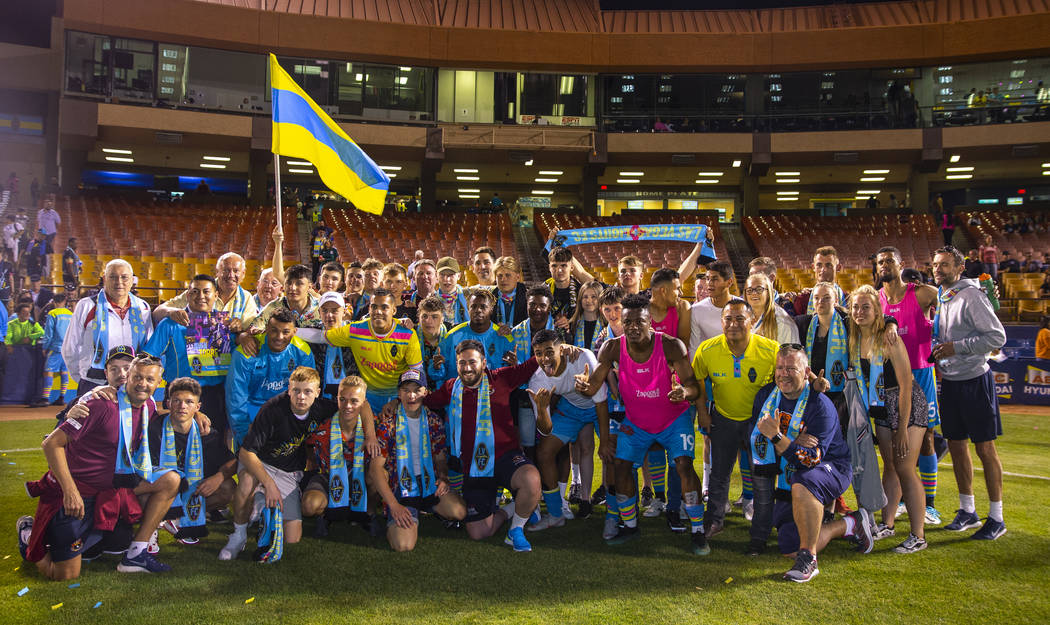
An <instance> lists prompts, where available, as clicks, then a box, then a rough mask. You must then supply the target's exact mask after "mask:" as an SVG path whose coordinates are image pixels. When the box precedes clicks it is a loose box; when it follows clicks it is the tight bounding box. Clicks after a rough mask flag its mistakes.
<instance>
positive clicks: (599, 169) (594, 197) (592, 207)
mask: <svg viewBox="0 0 1050 625" xmlns="http://www.w3.org/2000/svg"><path fill="white" fill-rule="evenodd" d="M604 173H605V165H601V164H598V163H590V164H587V165H584V166H583V180H582V182H581V184H580V208H581V212H582V213H583V214H584V215H598V178H599V176H602V175H603V174H604Z"/></svg>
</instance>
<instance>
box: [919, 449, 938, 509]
mask: <svg viewBox="0 0 1050 625" xmlns="http://www.w3.org/2000/svg"><path fill="white" fill-rule="evenodd" d="M919 479H920V480H922V487H923V489H924V490H925V491H926V505H927V506H931V507H932V506H933V499H934V497H936V496H937V454H930V455H928V456H926V455H921V456H919Z"/></svg>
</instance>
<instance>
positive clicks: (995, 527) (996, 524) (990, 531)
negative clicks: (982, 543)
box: [970, 517, 1006, 540]
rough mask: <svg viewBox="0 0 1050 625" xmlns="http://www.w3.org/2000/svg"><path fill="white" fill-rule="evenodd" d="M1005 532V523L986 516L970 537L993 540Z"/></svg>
mask: <svg viewBox="0 0 1050 625" xmlns="http://www.w3.org/2000/svg"><path fill="white" fill-rule="evenodd" d="M1005 533H1006V523H1004V522H1003V521H996V520H995V519H993V518H991V517H988V518H987V519H986V520H985V522H984V525H983V526H982V527H981V529H979V530H977V531H976V532H974V534H973V536H971V537H970V538H972V539H974V540H995V539H996V538H999V537H1000V536H1002V535H1003V534H1005Z"/></svg>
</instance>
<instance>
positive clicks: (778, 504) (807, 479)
mask: <svg viewBox="0 0 1050 625" xmlns="http://www.w3.org/2000/svg"><path fill="white" fill-rule="evenodd" d="M851 477H852V470H851V469H850V468H849V467H848V466H847V467H842V466H836V465H834V464H831V463H828V462H822V463H821V464H819V465H817V466H815V467H813V468H812V469H806V470H804V471H796V472H795V473H793V474H792V475H791V477H790V478H788V482H789V483H791V484H802V485H803V486H805V487H806V490H808V491H809V492H811V493H813V496H814V497H816V498H817V501H819V502H820V503H822V504H824V505H825V506H826V505H828V504H829V503H831V502H832V501H835V499H837V498H838V497H839V495H841V494H842V493H844V492H846V489H847V488H849V485H850V479H851ZM773 527H775V528H777V547H778V548H779V549H780V553H795V552H796V551H798V549H799V537H798V526H797V525H795V517H794V512H793V510H792V509H791V502H789V501H781V500H779V499H778V500H777V501H775V502H774V504H773Z"/></svg>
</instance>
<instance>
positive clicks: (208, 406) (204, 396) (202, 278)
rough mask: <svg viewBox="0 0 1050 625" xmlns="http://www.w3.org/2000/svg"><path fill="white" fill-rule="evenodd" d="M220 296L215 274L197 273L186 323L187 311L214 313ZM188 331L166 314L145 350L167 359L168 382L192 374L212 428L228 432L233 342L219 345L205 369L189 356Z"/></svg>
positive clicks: (185, 297) (187, 298)
mask: <svg viewBox="0 0 1050 625" xmlns="http://www.w3.org/2000/svg"><path fill="white" fill-rule="evenodd" d="M217 296H218V289H217V285H216V282H215V280H214V279H213V278H212V277H211V276H209V275H206V274H198V275H196V276H193V279H192V280H191V281H190V284H189V289H187V290H186V292H185V293H184V294H183V298H182V301H184V302H185V303H186V304H185V308H184V309H183V310H181V311H180V312H182V313H183V316H184V317H185V321H186V323H189V315H188V314H187V313H210V312H212V311H213V310H215V302H216V297H217ZM228 321H230V322H232V321H235V320H232V319H230V320H228ZM224 325H225V324H224ZM186 330H187V327H186V325H185V324H180V323H179V322H177V321H175V318H174V315H169V316H167V317H163V318H161V320H160V323H158V324H157V328H156V329H155V330H154V331H153V336H151V337H150V339H149V341H148V342H147V343H146V344H145V345H144V346H143V348H142V350H143V351H144V352H146V353H148V354H152V355H154V356H156V357H157V358H160V359H161V360H162V361H163V362H164V379H165V381H166V382H167V383H168V384H171V382H172V381H173V380H175V378H182V377H191V378H193V379H194V380H196V381H197V383H198V384H200V386H201V392H200V393H199V394H198V398H197V399H198V400H199V401H200V403H201V407H202V411H203V412H204V414H206V415H208V418H209V419H211V422H212V427H214V428H215V429H217V430H218V431H219V432H220V433H221V434H225V432H226V430H228V429H229V423H228V422H227V414H226V376H227V374H228V373H229V367H230V362H231V361H232V355H231V352H230V347H231V341H228V340H227V341H225V342H224V343H223V345H222V346H220V347H217V348H216V349H215V351H216V354H215V355H214V362H213V364H212V365H210V366H209V367H208V368H207V369H203V368H201V367H199V366H195V365H194V363H193V360H192V359H191V358H190V357H189V355H188V352H187V339H186ZM223 350H225V353H223ZM193 359H197V360H198V361H199V359H200V356H199V355H196V354H195V355H194V356H193ZM221 434H220V435H221Z"/></svg>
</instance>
